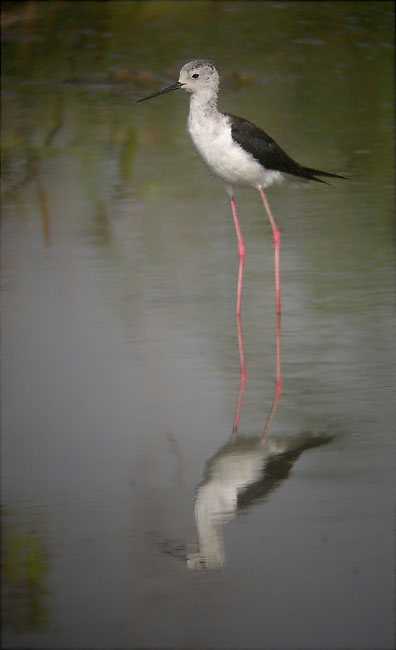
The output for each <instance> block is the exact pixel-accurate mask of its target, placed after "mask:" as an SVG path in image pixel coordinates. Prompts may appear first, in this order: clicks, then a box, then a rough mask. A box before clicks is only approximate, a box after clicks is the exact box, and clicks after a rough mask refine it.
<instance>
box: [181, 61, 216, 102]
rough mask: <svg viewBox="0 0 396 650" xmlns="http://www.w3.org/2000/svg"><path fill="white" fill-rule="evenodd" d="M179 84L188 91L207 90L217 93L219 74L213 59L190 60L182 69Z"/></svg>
mask: <svg viewBox="0 0 396 650" xmlns="http://www.w3.org/2000/svg"><path fill="white" fill-rule="evenodd" d="M179 84H181V86H182V87H183V90H186V91H187V92H188V93H196V92H199V91H201V92H202V91H203V90H206V91H208V92H209V93H210V94H217V91H218V89H219V74H218V72H217V70H216V68H215V67H214V65H213V63H212V62H211V61H190V63H186V65H184V66H183V67H182V69H181V70H180V75H179Z"/></svg>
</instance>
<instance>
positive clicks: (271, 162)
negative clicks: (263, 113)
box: [225, 113, 345, 183]
mask: <svg viewBox="0 0 396 650" xmlns="http://www.w3.org/2000/svg"><path fill="white" fill-rule="evenodd" d="M225 115H226V116H227V117H229V118H230V122H231V134H232V138H233V140H235V142H237V143H238V144H239V145H241V147H242V148H243V149H245V151H247V152H248V153H250V154H251V155H252V156H253V157H254V158H255V159H256V160H257V161H258V162H259V163H260V164H261V165H263V167H265V168H266V169H273V170H274V171H279V172H284V173H286V174H292V175H293V176H299V177H301V178H306V179H309V180H313V181H318V182H319V183H324V182H325V181H321V180H320V179H319V178H315V175H317V176H331V177H333V178H345V177H344V176H339V175H338V174H330V173H328V172H322V171H320V170H319V169H311V168H310V167H303V166H302V165H300V164H299V163H297V162H296V161H295V160H293V158H290V156H288V155H287V153H286V152H285V151H283V149H281V148H280V146H279V145H278V144H276V142H275V140H273V139H272V138H271V137H270V136H269V135H268V133H266V132H265V131H263V129H260V128H259V127H258V126H256V125H255V124H253V122H249V121H248V120H244V119H242V118H241V117H237V116H236V115H231V114H230V113H225Z"/></svg>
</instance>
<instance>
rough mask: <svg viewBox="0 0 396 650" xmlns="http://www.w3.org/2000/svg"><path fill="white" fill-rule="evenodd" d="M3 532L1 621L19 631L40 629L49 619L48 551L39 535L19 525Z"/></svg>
mask: <svg viewBox="0 0 396 650" xmlns="http://www.w3.org/2000/svg"><path fill="white" fill-rule="evenodd" d="M4 533H5V534H4V544H3V605H2V609H3V623H4V624H5V625H7V626H8V627H10V628H12V629H13V630H14V631H15V632H19V633H22V632H28V631H38V630H42V629H44V628H45V627H46V623H47V621H48V606H47V602H46V601H47V595H48V592H47V589H46V586H45V583H46V581H47V577H48V570H49V558H48V550H47V548H46V546H45V543H44V542H43V540H42V539H41V538H40V537H37V536H35V535H34V534H31V533H23V532H21V530H20V529H19V528H18V527H14V528H13V529H12V530H9V531H7V530H6V531H4Z"/></svg>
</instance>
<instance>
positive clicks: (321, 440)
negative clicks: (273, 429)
mask: <svg viewBox="0 0 396 650" xmlns="http://www.w3.org/2000/svg"><path fill="white" fill-rule="evenodd" d="M331 439H332V437H331V436H324V435H321V436H314V435H312V434H310V433H303V434H299V435H296V436H293V437H289V438H278V437H276V438H273V439H268V438H267V439H265V438H263V437H262V436H261V437H259V438H257V437H256V438H254V437H248V438H246V437H241V436H239V435H238V434H237V433H235V432H234V433H233V434H232V436H231V439H230V440H229V441H228V442H227V444H225V445H224V447H222V448H221V449H219V451H217V452H216V454H215V455H214V456H213V457H212V458H211V459H210V460H209V461H208V462H207V464H206V469H205V475H204V478H203V480H202V482H201V484H200V485H199V487H198V489H197V492H196V497H195V523H196V527H197V534H198V552H197V553H190V554H189V555H188V556H187V567H188V568H189V569H193V570H202V569H216V568H220V567H222V566H223V565H224V563H225V556H224V541H223V526H224V525H225V524H226V523H228V522H229V521H231V520H232V519H233V518H234V517H235V515H236V514H237V512H238V511H239V510H241V509H242V508H246V507H249V506H250V505H252V504H253V503H254V502H255V501H257V500H258V499H263V498H264V497H265V496H266V495H268V494H269V493H270V492H272V491H273V490H274V489H275V488H277V487H278V486H279V485H280V483H281V482H282V481H284V480H285V479H286V478H287V477H288V475H289V472H290V470H291V468H292V467H293V464H294V463H295V461H296V460H297V458H298V457H299V456H300V455H301V454H302V452H303V451H305V450H306V449H310V448H312V447H319V446H321V445H324V444H327V443H328V442H330V441H331Z"/></svg>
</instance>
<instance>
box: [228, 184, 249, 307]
mask: <svg viewBox="0 0 396 650" xmlns="http://www.w3.org/2000/svg"><path fill="white" fill-rule="evenodd" d="M230 201H231V210H232V216H233V217H234V224H235V230H236V234H237V238H238V254H239V271H238V288H237V304H236V313H237V316H238V315H240V313H241V308H242V284H243V269H244V268H245V257H246V248H245V244H244V242H243V239H242V232H241V226H240V223H239V217H238V211H237V207H236V202H235V198H234V196H233V195H232V196H231V197H230Z"/></svg>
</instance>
